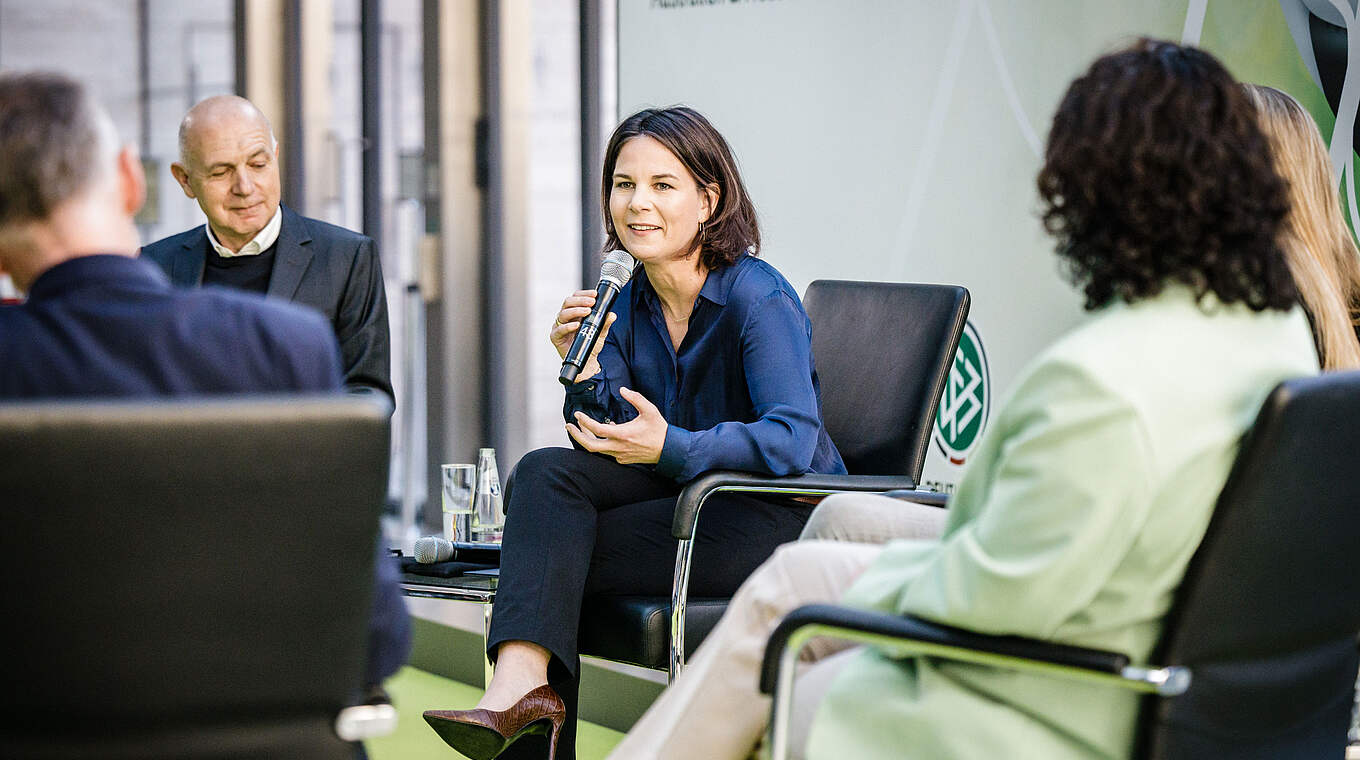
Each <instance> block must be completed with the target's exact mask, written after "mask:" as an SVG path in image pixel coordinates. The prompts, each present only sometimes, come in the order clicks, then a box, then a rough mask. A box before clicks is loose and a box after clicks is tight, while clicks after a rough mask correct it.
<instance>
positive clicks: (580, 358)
mask: <svg viewBox="0 0 1360 760" xmlns="http://www.w3.org/2000/svg"><path fill="white" fill-rule="evenodd" d="M632 276H633V257H632V256H629V255H628V252H627V251H622V250H617V251H610V252H609V253H608V254H607V255H606V256H605V257H604V266H601V267H600V284H599V285H597V286H596V287H595V305H594V306H592V307H591V309H590V313H589V314H587V315H586V318H585V319H583V320H581V328H580V329H579V330H577V331H576V338H575V339H574V340H572V342H571V350H570V351H567V355H566V358H564V359H563V360H562V373H561V374H560V375H558V376H557V379H558V380H561V381H562V384H563V385H571V384H572V383H574V382H576V376H577V375H579V374H580V373H581V369H582V368H583V367H585V366H586V359H588V358H590V352H591V351H593V350H595V343H596V341H598V340H599V339H600V328H601V327H603V326H604V320H605V317H606V316H608V314H609V307H610V306H612V305H614V298H615V297H616V296H617V295H618V294H619V291H620V290H623V286H624V284H625V283H627V282H628V278H629V277H632Z"/></svg>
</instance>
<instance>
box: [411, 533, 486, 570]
mask: <svg viewBox="0 0 1360 760" xmlns="http://www.w3.org/2000/svg"><path fill="white" fill-rule="evenodd" d="M415 559H416V562H418V563H420V564H422V565H433V564H435V563H436V562H448V561H449V560H458V561H459V562H476V563H481V564H488V565H499V564H500V561H501V547H500V544H492V543H470V542H464V541H450V540H448V539H447V538H441V537H439V536H421V537H420V538H417V539H416V545H415Z"/></svg>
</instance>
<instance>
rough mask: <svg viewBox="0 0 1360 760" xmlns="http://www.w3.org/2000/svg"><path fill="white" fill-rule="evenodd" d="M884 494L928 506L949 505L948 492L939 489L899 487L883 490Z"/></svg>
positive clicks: (891, 497)
mask: <svg viewBox="0 0 1360 760" xmlns="http://www.w3.org/2000/svg"><path fill="white" fill-rule="evenodd" d="M883 495H884V496H887V497H888V498H890V499H899V500H901V501H910V502H915V503H917V504H925V505H926V506H928V507H947V506H949V494H947V493H943V492H941V491H917V490H916V489H914V488H913V489H910V490H908V489H899V490H896V491H884V492H883Z"/></svg>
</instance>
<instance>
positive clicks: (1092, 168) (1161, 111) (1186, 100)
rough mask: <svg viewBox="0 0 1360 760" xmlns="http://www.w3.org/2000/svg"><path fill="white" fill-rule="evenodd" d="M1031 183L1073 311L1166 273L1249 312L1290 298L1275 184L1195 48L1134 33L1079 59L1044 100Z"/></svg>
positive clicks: (1253, 125) (1255, 135) (1246, 121)
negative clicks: (1066, 82)
mask: <svg viewBox="0 0 1360 760" xmlns="http://www.w3.org/2000/svg"><path fill="white" fill-rule="evenodd" d="M1038 184H1039V195H1040V197H1041V198H1042V200H1043V204H1044V207H1045V208H1044V211H1043V221H1044V227H1045V228H1047V230H1048V231H1049V233H1051V234H1052V235H1053V236H1054V237H1056V238H1057V243H1058V244H1057V250H1058V255H1059V256H1060V257H1062V258H1063V259H1064V261H1065V263H1066V265H1067V269H1068V273H1069V275H1070V276H1071V278H1072V281H1073V283H1074V284H1076V285H1078V286H1079V287H1081V288H1082V289H1083V290H1084V292H1085V294H1086V308H1087V309H1096V308H1099V307H1101V306H1104V305H1106V304H1108V303H1110V302H1111V301H1112V300H1113V299H1114V298H1121V299H1123V300H1124V301H1126V302H1133V301H1136V300H1139V299H1143V298H1148V297H1151V296H1154V295H1157V294H1158V293H1160V292H1161V290H1162V288H1163V287H1164V286H1165V285H1166V284H1167V283H1172V282H1178V283H1183V284H1185V285H1188V286H1190V287H1191V288H1193V289H1194V291H1195V294H1196V295H1197V296H1199V297H1200V298H1203V297H1204V296H1205V294H1207V293H1213V294H1214V295H1215V296H1217V297H1218V299H1219V300H1220V301H1222V302H1223V303H1229V304H1230V303H1236V302H1239V301H1240V302H1242V303H1245V304H1246V305H1247V306H1249V307H1251V308H1252V309H1253V310H1255V311H1262V310H1265V309H1280V310H1287V309H1289V308H1290V307H1291V306H1292V305H1293V304H1294V303H1295V300H1296V292H1295V289H1294V281H1293V279H1292V278H1291V277H1290V274H1289V268H1288V266H1287V265H1286V263H1285V259H1284V256H1283V254H1282V253H1281V251H1280V249H1279V247H1278V245H1277V243H1276V239H1277V234H1278V232H1279V230H1280V227H1281V224H1282V222H1283V220H1284V218H1285V215H1286V213H1287V211H1288V208H1289V207H1288V196H1287V195H1286V185H1285V182H1284V180H1283V179H1281V178H1280V176H1279V175H1278V174H1277V173H1276V172H1275V169H1274V167H1273V165H1272V160H1271V152H1270V144H1269V143H1268V142H1267V141H1266V137H1265V135H1264V134H1263V133H1262V130H1261V128H1260V126H1259V121H1258V116H1257V113H1256V110H1255V109H1254V108H1253V106H1252V103H1251V101H1250V100H1249V99H1248V98H1247V96H1246V94H1245V93H1244V92H1243V91H1242V87H1241V86H1240V85H1239V84H1238V83H1237V82H1236V81H1235V80H1234V79H1233V78H1232V75H1230V74H1229V73H1228V70H1227V69H1226V68H1224V67H1223V65H1222V64H1221V63H1219V62H1218V61H1217V60H1216V59H1215V58H1214V57H1213V56H1211V55H1209V54H1208V53H1206V52H1204V51H1202V50H1199V49H1197V48H1192V47H1182V46H1180V45H1176V44H1173V43H1170V42H1162V41H1158V40H1150V39H1142V40H1139V41H1138V42H1137V43H1135V44H1134V45H1133V46H1132V47H1129V48H1128V49H1126V50H1123V51H1120V52H1117V53H1112V54H1110V55H1107V56H1104V57H1102V58H1100V59H1098V60H1097V61H1096V62H1095V63H1093V64H1092V65H1091V68H1090V69H1089V70H1088V71H1087V72H1086V73H1085V74H1083V75H1082V76H1081V77H1080V78H1078V79H1077V80H1076V81H1074V82H1073V83H1072V85H1071V86H1070V87H1068V89H1067V94H1066V95H1065V96H1064V97H1063V100H1062V103H1061V105H1059V106H1058V112H1057V113H1056V114H1055V115H1054V117H1053V128H1052V130H1051V131H1050V132H1049V137H1048V148H1047V152H1046V155H1045V163H1044V167H1043V169H1042V170H1041V171H1040V172H1039V178H1038Z"/></svg>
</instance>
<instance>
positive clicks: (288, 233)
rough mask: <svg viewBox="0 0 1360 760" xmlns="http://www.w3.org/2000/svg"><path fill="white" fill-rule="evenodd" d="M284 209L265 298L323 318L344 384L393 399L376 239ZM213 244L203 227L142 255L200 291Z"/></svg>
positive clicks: (146, 249) (172, 278)
mask: <svg viewBox="0 0 1360 760" xmlns="http://www.w3.org/2000/svg"><path fill="white" fill-rule="evenodd" d="M280 208H282V209H283V226H282V227H281V228H280V229H279V239H278V242H277V243H275V250H274V269H273V272H272V273H271V274H270V276H269V288H268V290H267V291H266V292H265V295H267V296H269V297H271V298H277V299H281V300H285V301H291V302H293V303H297V304H303V305H305V306H310V307H311V308H313V309H316V310H317V311H319V312H321V313H322V314H323V315H325V317H326V319H327V320H329V321H330V323H331V327H332V329H333V330H334V331H335V336H336V338H337V339H338V340H339V341H340V359H341V364H342V368H343V370H344V376H345V385H346V386H348V387H350V388H373V389H376V390H380V391H382V392H383V393H385V394H387V397H388V398H389V399H393V398H394V396H393V395H392V368H391V347H390V336H389V334H388V327H387V295H386V291H385V290H384V289H383V275H382V262H381V261H380V260H379V258H378V252H377V249H376V248H375V247H374V245H373V240H372V239H370V238H367V237H364V236H363V235H360V234H358V233H357V232H351V231H349V230H347V229H344V228H343V227H336V226H335V225H333V224H327V223H325V222H322V221H318V220H316V219H308V218H307V217H304V216H299V215H298V214H296V213H295V212H293V210H292V209H290V208H288V207H287V206H280ZM210 249H211V244H210V243H209V242H208V233H207V228H206V227H205V226H199V227H195V228H193V229H191V230H188V231H187V232H181V233H179V234H178V235H171V236H170V237H167V238H163V239H161V240H158V241H156V242H154V243H149V244H147V245H145V246H143V247H142V258H144V259H147V260H149V261H153V262H155V263H156V264H157V265H159V266H160V268H161V269H163V270H164V271H165V273H166V274H167V275H169V276H170V281H171V282H172V283H174V284H175V285H176V286H179V287H183V288H196V287H199V286H200V285H202V284H203V268H204V266H205V264H206V262H207V259H208V252H209V250H210Z"/></svg>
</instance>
